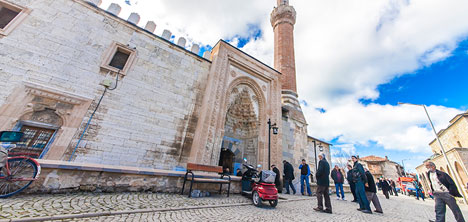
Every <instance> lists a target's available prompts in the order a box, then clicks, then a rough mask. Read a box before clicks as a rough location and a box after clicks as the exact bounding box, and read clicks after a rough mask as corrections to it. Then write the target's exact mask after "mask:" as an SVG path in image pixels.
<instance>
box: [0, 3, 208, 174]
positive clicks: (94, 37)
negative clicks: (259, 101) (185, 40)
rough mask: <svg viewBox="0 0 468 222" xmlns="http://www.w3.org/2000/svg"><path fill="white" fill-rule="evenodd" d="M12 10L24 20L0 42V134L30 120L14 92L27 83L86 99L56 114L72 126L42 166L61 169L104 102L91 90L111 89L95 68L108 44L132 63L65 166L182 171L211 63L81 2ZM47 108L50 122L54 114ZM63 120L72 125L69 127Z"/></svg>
mask: <svg viewBox="0 0 468 222" xmlns="http://www.w3.org/2000/svg"><path fill="white" fill-rule="evenodd" d="M15 3H16V4H18V5H21V6H24V7H26V8H28V9H31V13H30V14H29V15H28V16H27V17H26V19H25V20H24V21H23V22H22V23H21V24H20V25H19V26H18V27H16V28H15V30H13V31H12V32H11V33H10V34H9V35H8V36H5V37H2V38H0V48H1V50H0V51H1V52H0V54H1V59H0V88H1V89H2V90H1V91H0V111H5V112H1V113H0V120H1V123H0V129H1V130H10V129H12V128H15V127H16V126H18V121H19V120H21V118H22V115H23V114H26V113H28V112H31V111H32V110H28V109H27V108H26V107H25V106H27V104H32V105H33V106H36V103H35V102H34V99H31V100H29V101H25V102H24V105H18V100H20V98H23V97H27V95H29V94H28V93H27V92H26V91H25V90H23V87H24V85H25V83H26V82H32V83H34V84H40V85H44V86H47V87H49V88H51V89H52V90H57V91H63V92H68V93H72V94H74V95H78V96H81V97H83V98H87V99H88V100H87V101H88V102H86V104H84V105H83V106H80V107H79V109H76V108H75V109H73V110H71V111H69V113H63V114H61V113H59V114H58V115H59V116H60V117H61V118H62V119H65V120H66V121H65V124H69V125H71V126H70V129H69V130H68V131H66V129H65V128H64V127H61V128H59V129H58V131H57V138H56V140H55V141H54V142H53V143H52V144H51V147H50V149H49V151H48V152H47V154H46V155H45V158H46V159H56V160H67V159H68V158H69V157H70V155H71V151H72V149H73V148H74V146H75V145H76V143H77V139H78V138H79V134H80V133H81V132H82V130H83V128H84V125H85V123H86V121H87V120H88V118H89V117H90V116H91V113H92V111H93V110H94V108H95V106H96V104H97V100H98V99H99V97H100V96H101V94H102V93H103V90H104V87H103V86H101V85H99V83H100V82H101V81H102V80H105V79H112V80H113V81H115V77H116V76H115V74H109V73H108V72H107V71H106V70H103V69H102V68H101V67H100V64H101V62H102V61H103V60H104V59H105V58H104V57H105V54H106V51H107V50H109V47H110V46H111V44H112V43H113V42H117V43H121V44H123V45H129V46H132V47H134V48H135V49H134V50H135V52H136V59H135V61H134V62H133V64H132V65H131V67H130V69H129V71H128V73H126V74H125V75H124V76H120V80H119V82H118V86H117V89H116V90H113V91H108V92H107V93H106V95H105V96H104V98H103V100H102V103H101V105H100V107H99V108H98V110H97V112H96V115H95V116H94V117H93V119H92V121H91V123H90V127H89V129H88V131H87V133H86V134H85V136H84V140H83V141H82V142H81V144H80V146H79V148H78V150H77V153H76V156H75V158H74V161H77V162H87V163H98V164H112V165H129V166H141V167H151V168H161V169H171V168H173V167H174V166H177V165H181V164H183V163H181V160H184V159H186V158H185V157H183V156H182V146H183V145H184V144H183V142H184V141H190V140H191V138H190V137H191V136H193V133H194V128H195V127H194V126H193V125H194V124H196V122H194V121H193V119H194V118H195V119H196V117H195V116H196V115H197V114H196V113H194V110H196V109H197V108H196V107H197V106H200V103H201V97H202V95H201V94H202V93H204V91H203V90H204V88H205V85H204V84H205V82H206V79H207V75H208V72H209V69H210V66H211V62H210V61H208V60H206V59H203V58H202V57H198V56H196V55H194V54H193V53H191V52H189V51H187V50H184V49H182V48H180V47H174V45H173V44H171V43H169V42H167V41H165V40H162V39H161V38H159V37H157V36H155V35H152V34H149V33H148V32H146V31H144V30H143V29H142V28H139V27H137V26H136V25H134V24H130V23H128V22H126V21H125V20H122V19H120V18H116V17H115V16H112V15H110V14H109V13H107V12H105V11H103V10H101V9H99V8H96V7H94V6H91V5H89V4H88V3H86V2H83V1H78V0H77V1H74V0H54V1H51V0H18V1H15ZM134 17H135V16H134ZM132 21H133V22H134V23H138V21H137V19H133V20H132ZM46 108H50V109H54V110H56V112H57V109H56V108H55V106H53V107H52V106H47V107H46ZM194 115H195V116H194ZM69 116H73V117H76V120H70V121H68V119H70V118H69ZM80 116H81V118H80ZM190 129H192V130H191V131H190ZM63 135H68V137H66V138H70V139H71V140H67V139H65V137H64V136H63ZM57 143H60V144H62V145H61V146H60V148H59V147H58V146H57ZM186 146H187V144H186ZM187 147H188V148H187V149H190V146H187Z"/></svg>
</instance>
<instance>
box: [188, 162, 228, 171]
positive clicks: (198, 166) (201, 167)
mask: <svg viewBox="0 0 468 222" xmlns="http://www.w3.org/2000/svg"><path fill="white" fill-rule="evenodd" d="M187 170H194V171H206V172H216V173H222V172H223V167H222V166H209V165H202V164H196V163H187Z"/></svg>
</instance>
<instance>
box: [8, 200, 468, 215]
mask: <svg viewBox="0 0 468 222" xmlns="http://www.w3.org/2000/svg"><path fill="white" fill-rule="evenodd" d="M282 197H285V198H287V199H289V200H291V199H296V201H283V202H280V203H279V204H278V206H277V207H276V208H270V207H268V206H266V207H261V208H258V207H255V206H253V205H251V204H250V200H249V199H248V198H246V197H242V196H240V195H232V196H231V197H229V198H226V196H214V197H204V198H190V199H189V198H187V197H186V196H180V195H177V194H160V193H120V194H91V193H80V194H55V195H24V196H18V197H14V198H11V199H5V200H0V206H1V214H2V215H3V216H4V218H19V217H39V216H50V215H60V214H70V213H73V214H79V213H89V212H102V211H106V210H107V211H108V210H136V209H147V208H173V207H187V206H208V205H222V204H236V203H238V204H242V203H249V204H247V205H241V206H228V207H219V208H211V207H210V208H201V209H189V210H177V211H164V212H152V213H133V214H122V215H114V216H103V217H91V218H81V219H68V220H63V221H192V222H195V221H353V222H355V221H378V222H385V221H389V222H390V221H391V222H395V221H428V219H433V218H434V216H435V214H434V201H433V200H427V201H425V202H423V201H417V200H415V199H414V198H410V197H406V196H399V197H393V196H391V198H390V199H389V200H387V199H385V198H384V197H383V196H379V198H380V201H381V204H382V207H383V209H384V214H377V213H374V214H372V215H368V214H363V213H361V212H359V211H357V210H356V208H357V207H358V205H357V204H355V203H351V202H350V201H341V200H335V199H332V206H333V214H324V213H317V212H314V211H313V210H312V208H313V207H315V206H316V204H317V203H316V198H315V197H310V198H308V197H307V198H306V200H299V199H302V196H292V195H283V196H282ZM461 208H462V210H463V213H464V215H465V217H468V207H467V206H464V205H462V206H461ZM447 221H455V220H454V218H453V215H452V212H451V211H450V210H449V209H447Z"/></svg>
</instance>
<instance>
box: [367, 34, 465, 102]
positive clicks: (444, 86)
mask: <svg viewBox="0 0 468 222" xmlns="http://www.w3.org/2000/svg"><path fill="white" fill-rule="evenodd" d="M467 83H468V39H467V40H464V41H462V42H461V43H460V44H459V46H458V47H457V49H456V50H454V51H453V52H452V55H451V56H450V57H449V58H447V59H445V60H442V61H440V62H437V63H434V64H432V65H430V66H428V67H424V68H422V69H419V70H416V71H415V72H412V73H407V74H404V75H403V76H401V77H399V78H395V79H393V80H392V81H390V82H389V83H386V84H382V85H379V87H378V90H379V93H380V96H379V98H378V99H377V100H375V101H373V102H374V103H379V104H383V105H385V104H392V105H396V104H397V103H398V102H409V103H416V104H433V105H441V106H447V107H453V108H458V109H462V110H466V109H468V100H467V97H466V96H467V95H468V87H467ZM368 102H369V101H367V103H368ZM364 103H366V101H364Z"/></svg>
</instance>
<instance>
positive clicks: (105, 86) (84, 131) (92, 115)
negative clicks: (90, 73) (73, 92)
mask: <svg viewBox="0 0 468 222" xmlns="http://www.w3.org/2000/svg"><path fill="white" fill-rule="evenodd" d="M109 73H110V71H109V72H108V73H107V74H109ZM119 75H120V69H119V71H118V72H117V75H116V76H117V77H116V80H115V86H114V87H113V88H109V87H110V85H104V92H102V95H101V98H99V101H98V103H97V105H96V108H94V111H93V113H92V114H91V116H90V117H89V119H88V122H86V125H85V128H84V129H83V132H82V133H81V135H80V138H79V139H78V142H77V143H76V146H75V148H74V149H73V152H72V154H71V155H70V158H69V159H68V162H70V161H71V160H72V159H73V156H75V152H76V150H77V149H78V146H79V145H80V142H81V140H83V137H84V134H85V133H86V130H87V129H88V127H89V124H90V123H91V120H92V119H93V117H94V114H95V113H96V111H97V109H98V108H99V105H101V101H102V98H104V95H105V94H106V92H107V90H114V89H116V88H117V85H118V83H119Z"/></svg>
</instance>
